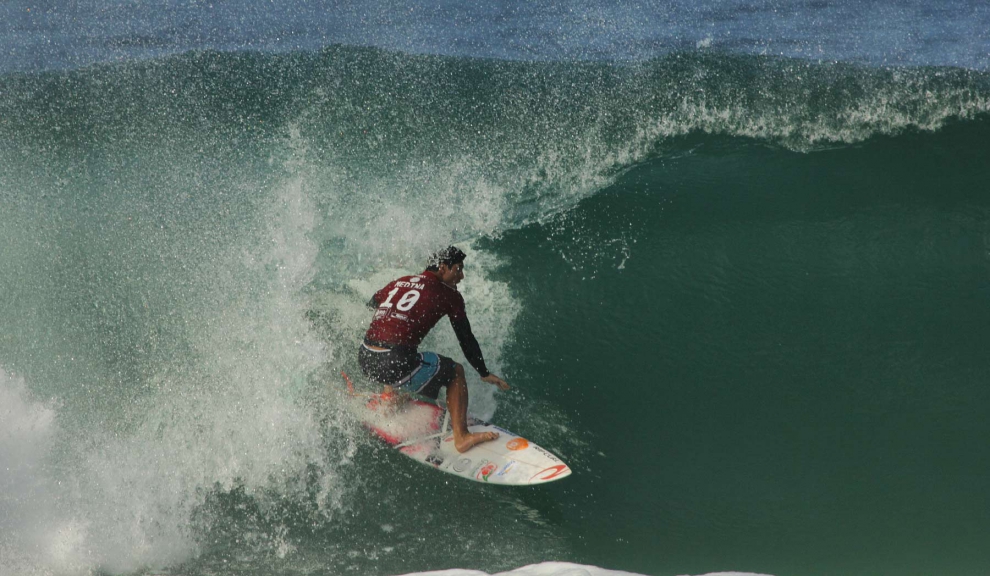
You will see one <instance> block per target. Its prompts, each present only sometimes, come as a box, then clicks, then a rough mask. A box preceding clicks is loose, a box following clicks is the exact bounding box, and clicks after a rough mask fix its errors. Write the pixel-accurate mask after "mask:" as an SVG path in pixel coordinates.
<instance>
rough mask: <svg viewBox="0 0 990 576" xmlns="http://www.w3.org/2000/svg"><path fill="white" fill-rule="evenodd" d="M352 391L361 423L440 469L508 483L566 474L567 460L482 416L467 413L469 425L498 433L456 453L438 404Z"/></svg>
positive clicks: (541, 480)
mask: <svg viewBox="0 0 990 576" xmlns="http://www.w3.org/2000/svg"><path fill="white" fill-rule="evenodd" d="M345 378H346V375H345ZM348 385H349V382H348ZM356 397H357V398H359V399H360V400H361V402H360V404H359V405H358V406H356V408H357V415H358V418H359V419H360V420H361V422H362V423H363V424H364V425H365V427H367V428H368V429H369V430H370V431H371V432H372V433H374V434H375V435H376V436H378V437H379V438H381V439H382V440H383V441H384V442H385V443H386V444H388V445H390V446H394V447H395V448H397V449H398V450H399V452H401V453H402V454H405V455H406V456H408V457H410V458H412V459H413V460H415V461H417V462H420V463H422V464H426V465H428V466H431V467H433V468H436V469H438V470H440V471H442V472H447V473H448V474H453V475H455V476H460V477H461V478H466V479H468V480H474V481H476V482H484V483H488V484H502V485H510V486H522V485H531V484H542V483H544V482H552V481H554V480H560V479H561V478H566V477H567V476H570V475H571V469H570V468H569V467H568V466H567V464H565V463H564V462H563V461H561V459H560V458H558V457H557V456H555V455H554V454H552V453H550V451H548V450H545V449H543V448H541V447H539V446H537V445H536V444H534V443H533V442H530V441H529V440H526V439H525V438H522V437H520V436H519V435H517V434H514V433H512V432H510V431H508V430H506V429H504V428H500V427H498V426H495V425H493V424H490V423H488V422H485V421H483V420H479V419H477V418H474V417H471V416H469V417H468V430H469V431H470V432H497V433H498V434H499V437H498V438H497V439H496V440H492V441H491V442H483V443H481V444H478V445H476V446H474V447H472V448H471V449H470V450H468V451H466V452H463V453H461V452H458V451H457V449H456V448H454V436H453V434H452V433H451V431H450V425H449V421H448V418H447V411H446V410H445V409H443V408H441V407H440V406H437V405H436V404H431V403H429V402H423V401H420V400H412V399H410V400H406V401H404V402H402V403H400V404H399V405H398V406H395V405H389V404H388V403H385V402H382V401H381V395H379V394H367V395H360V396H356Z"/></svg>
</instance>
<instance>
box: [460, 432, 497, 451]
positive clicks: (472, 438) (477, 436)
mask: <svg viewBox="0 0 990 576" xmlns="http://www.w3.org/2000/svg"><path fill="white" fill-rule="evenodd" d="M496 438H498V432H473V433H471V434H466V435H464V436H462V437H461V438H460V439H457V438H455V439H454V448H457V451H458V452H467V451H468V450H470V449H471V448H474V447H475V446H477V445H478V444H481V443H482V442H491V441H492V440H494V439H496Z"/></svg>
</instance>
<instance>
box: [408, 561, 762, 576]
mask: <svg viewBox="0 0 990 576" xmlns="http://www.w3.org/2000/svg"><path fill="white" fill-rule="evenodd" d="M404 576H640V575H639V574H637V573H635V572H623V571H621V570H609V569H607V568H599V567H598V566H588V565H584V564H571V563H569V562H541V563H540V564H530V565H529V566H523V567H521V568H516V569H515V570H509V571H508V572H494V573H491V574H489V573H488V572H482V571H480V570H465V569H461V568H454V569H451V570H436V571H432V572H411V573H409V574H406V575H404ZM702 576H767V575H765V574H755V573H752V572H711V573H709V574H705V575H702Z"/></svg>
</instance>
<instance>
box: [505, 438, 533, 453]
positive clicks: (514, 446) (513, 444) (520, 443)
mask: <svg viewBox="0 0 990 576" xmlns="http://www.w3.org/2000/svg"><path fill="white" fill-rule="evenodd" d="M505 447H506V448H508V449H509V450H525V449H526V448H529V442H527V441H526V439H525V438H513V439H512V440H509V441H508V442H506V443H505Z"/></svg>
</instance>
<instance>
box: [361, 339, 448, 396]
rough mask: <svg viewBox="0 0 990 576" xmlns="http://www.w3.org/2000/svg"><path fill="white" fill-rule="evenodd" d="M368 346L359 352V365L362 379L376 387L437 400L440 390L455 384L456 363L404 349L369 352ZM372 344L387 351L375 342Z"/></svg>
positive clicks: (429, 354)
mask: <svg viewBox="0 0 990 576" xmlns="http://www.w3.org/2000/svg"><path fill="white" fill-rule="evenodd" d="M368 344H369V343H368V342H365V343H363V344H361V348H360V349H358V364H360V365H361V371H362V372H364V375H365V376H367V377H368V378H370V379H372V380H374V381H375V382H378V383H379V384H387V385H390V386H393V387H395V388H396V389H399V390H404V391H406V392H413V393H415V394H420V395H422V396H426V397H427V398H432V399H433V400H436V399H437V396H439V395H440V389H441V388H444V387H446V386H447V385H448V384H450V383H451V382H453V381H454V376H455V375H456V373H457V372H456V368H455V367H456V365H457V364H456V363H455V362H454V361H453V360H452V359H450V358H448V357H446V356H441V355H439V354H437V353H435V352H417V351H416V350H414V349H411V348H408V347H405V346H394V347H391V348H388V349H387V350H372V349H371V348H368ZM371 345H373V346H378V347H381V348H386V346H382V345H380V344H378V343H377V342H375V343H371Z"/></svg>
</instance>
